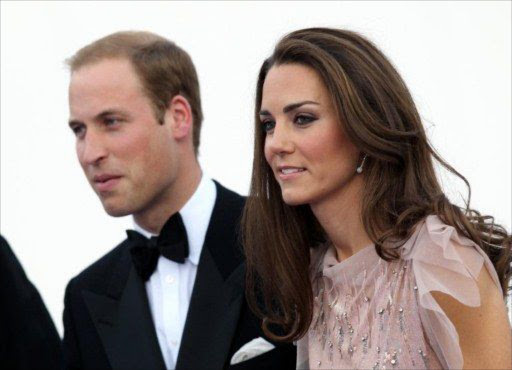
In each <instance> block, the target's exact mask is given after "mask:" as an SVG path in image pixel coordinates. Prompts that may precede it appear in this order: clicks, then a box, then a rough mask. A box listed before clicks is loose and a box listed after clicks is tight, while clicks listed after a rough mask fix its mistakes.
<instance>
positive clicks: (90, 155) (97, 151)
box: [78, 131, 108, 165]
mask: <svg viewBox="0 0 512 370" xmlns="http://www.w3.org/2000/svg"><path fill="white" fill-rule="evenodd" d="M107 153H108V151H107V146H106V143H105V142H104V140H103V139H102V138H101V136H100V135H98V134H96V133H94V131H89V132H87V134H86V136H85V138H84V139H83V141H82V143H81V148H80V147H79V148H78V157H79V159H80V163H82V165H98V164H99V163H100V162H101V161H102V160H103V159H104V158H106V157H107Z"/></svg>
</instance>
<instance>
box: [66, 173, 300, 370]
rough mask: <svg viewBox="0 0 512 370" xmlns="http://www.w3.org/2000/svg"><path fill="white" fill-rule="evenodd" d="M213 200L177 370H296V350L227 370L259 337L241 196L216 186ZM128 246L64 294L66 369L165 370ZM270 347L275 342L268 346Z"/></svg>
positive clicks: (285, 347)
mask: <svg viewBox="0 0 512 370" xmlns="http://www.w3.org/2000/svg"><path fill="white" fill-rule="evenodd" d="M215 184H216V186H217V199H216V202H215V206H214V209H213V213H212V216H211V219H210V224H209V226H208V230H207V233H206V237H205V242H204V245H203V249H202V252H201V257H200V260H199V265H198V270H197V275H196V280H195V283H194V288H193V291H192V297H191V300H190V306H189V310H188V314H187V320H186V323H185V327H184V330H183V336H182V340H181V347H180V350H179V354H178V359H177V362H176V369H178V370H184V369H191V370H199V369H232V370H235V369H255V370H256V369H258V370H259V369H271V368H274V369H294V368H295V356H296V351H295V347H294V346H293V345H292V344H276V348H274V349H273V350H271V351H269V352H267V353H264V354H262V355H260V356H257V357H254V358H253V359H250V360H247V361H244V362H241V363H239V364H236V365H233V366H230V365H229V362H230V359H231V357H232V356H233V354H234V353H235V352H236V351H237V350H238V349H239V348H240V347H241V346H243V345H244V344H246V343H247V342H249V341H250V340H252V339H254V338H257V337H261V336H263V335H262V333H261V330H260V322H259V320H257V319H256V318H255V316H254V315H253V314H252V313H251V312H250V310H249V309H248V307H247V303H246V301H245V294H244V279H245V271H244V270H245V269H244V263H243V256H242V249H241V247H240V244H239V242H238V235H237V234H238V229H239V221H240V216H241V212H242V208H243V205H244V198H242V197H241V196H239V195H238V194H236V193H234V192H232V191H229V190H227V189H226V188H224V187H222V186H221V185H220V184H218V183H217V182H216V183H215ZM130 248H131V245H130V242H129V241H128V240H125V241H123V242H122V243H121V244H120V245H118V246H117V247H116V248H114V249H113V250H112V251H111V252H109V253H108V254H107V255H105V256H104V257H102V258H101V259H100V260H98V261H97V262H95V263H94V264H93V265H92V266H90V267H88V268H87V269H86V270H85V271H83V272H82V273H81V274H79V275H78V276H77V277H75V278H73V279H72V280H71V281H70V282H69V284H68V287H67V288H66V296H65V309H64V342H63V344H64V357H65V362H66V367H67V368H69V369H82V368H83V369H122V370H126V369H144V370H152V369H165V363H164V360H163V357H162V354H161V352H160V347H159V344H158V339H157V336H156V332H155V328H154V325H153V321H152V318H151V313H150V309H149V305H148V299H147V294H146V290H145V285H144V283H143V281H142V280H141V279H140V278H139V276H138V274H137V273H136V271H135V269H134V267H133V265H132V261H131V257H130V253H129V250H130ZM274 344H275V343H274Z"/></svg>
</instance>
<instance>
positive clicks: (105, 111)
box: [94, 108, 124, 121]
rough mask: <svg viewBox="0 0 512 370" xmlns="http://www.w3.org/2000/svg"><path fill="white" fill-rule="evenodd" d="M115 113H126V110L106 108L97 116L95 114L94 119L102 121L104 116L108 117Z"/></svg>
mask: <svg viewBox="0 0 512 370" xmlns="http://www.w3.org/2000/svg"><path fill="white" fill-rule="evenodd" d="M115 114H124V112H122V111H121V110H119V109H114V108H112V109H106V110H104V111H103V112H100V113H98V114H97V115H96V116H94V120H95V121H101V120H102V119H103V118H105V117H108V116H113V115H115Z"/></svg>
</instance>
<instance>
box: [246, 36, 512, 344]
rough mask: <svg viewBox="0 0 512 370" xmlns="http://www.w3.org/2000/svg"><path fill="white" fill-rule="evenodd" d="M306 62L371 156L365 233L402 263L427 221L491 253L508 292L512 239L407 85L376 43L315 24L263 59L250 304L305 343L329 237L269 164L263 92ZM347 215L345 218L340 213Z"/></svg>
mask: <svg viewBox="0 0 512 370" xmlns="http://www.w3.org/2000/svg"><path fill="white" fill-rule="evenodd" d="M287 63H298V64H301V65H305V66H308V67H310V68H312V69H314V70H315V71H316V72H317V73H318V75H319V76H320V77H321V78H322V80H323V82H324V84H325V86H326V87H327V89H328V91H329V93H330V96H331V97H332V101H333V105H334V107H335V109H336V113H337V115H338V118H339V122H340V125H342V127H343V130H344V132H345V133H346V134H347V135H348V137H349V138H350V140H351V141H352V142H353V143H354V144H355V145H356V146H357V147H358V149H360V151H361V152H362V153H364V154H366V155H367V159H366V163H365V168H364V172H363V174H362V175H363V176H364V181H365V186H364V190H363V191H364V193H363V197H362V199H363V200H364V201H363V204H362V215H361V217H362V221H363V225H364V228H365V230H366V232H367V233H368V235H369V236H370V238H371V239H372V241H373V242H374V243H375V248H376V250H377V253H378V254H379V256H381V257H382V258H383V259H386V260H391V259H395V258H398V257H399V255H398V251H397V250H396V249H389V248H385V247H384V246H383V245H384V242H385V241H393V240H394V241H396V240H400V241H405V240H407V238H408V237H409V236H410V235H411V234H412V232H413V229H414V226H415V225H416V224H417V223H418V222H419V221H421V220H422V219H423V218H425V217H426V216H427V215H431V214H435V215H438V216H439V217H440V218H441V220H442V221H443V222H444V223H446V224H447V225H451V226H453V227H455V229H456V230H457V232H458V233H459V234H461V235H464V236H466V237H467V238H469V239H471V240H473V241H474V242H475V243H476V244H478V245H479V246H480V247H481V248H482V249H483V250H484V251H485V252H486V253H487V254H488V255H489V257H490V259H491V261H492V263H493V264H494V266H495V268H496V271H497V273H498V276H499V279H500V282H501V285H502V288H503V291H504V292H505V293H506V292H507V291H508V281H509V279H510V275H511V267H510V262H511V248H512V238H511V236H510V235H509V234H508V233H507V231H506V230H505V229H504V228H503V227H502V226H500V225H497V224H495V223H494V219H493V217H491V216H482V215H480V213H478V212H477V211H475V210H472V209H470V208H469V200H470V197H471V190H470V186H469V183H468V181H467V180H466V179H465V178H464V177H463V176H462V175H461V174H459V173H458V172H457V171H456V170H455V169H454V168H452V167H451V166H450V165H449V164H448V163H446V162H445V161H444V160H443V159H442V158H441V157H440V156H439V155H438V154H437V153H436V152H435V151H434V149H433V148H432V147H431V145H430V144H429V142H428V139H427V136H426V134H425V131H424V129H423V126H422V123H421V119H420V116H419V114H418V111H417V109H416V106H415V104H414V102H413V100H412V97H411V94H410V93H409V90H408V89H407V87H406V85H405V83H404V81H403V80H402V78H401V77H400V75H399V74H398V72H397V71H396V70H395V68H394V67H393V66H392V64H391V63H390V62H389V61H388V59H387V58H386V57H385V56H384V55H383V54H382V53H381V52H380V51H379V50H378V49H377V48H376V47H375V45H373V44H372V43H371V42H370V41H368V40H367V39H365V38H364V37H362V36H360V35H359V34H357V33H355V32H351V31H346V30H339V29H329V28H309V29H303V30H298V31H295V32H292V33H290V34H288V35H286V36H285V37H284V38H282V39H281V40H280V41H279V43H278V44H277V45H276V47H275V49H274V52H273V54H272V55H271V56H270V58H268V59H267V60H265V62H264V63H263V65H262V67H261V69H260V73H259V77H258V84H257V91H256V107H255V141H254V161H253V173H252V180H251V188H250V194H249V197H248V200H247V204H246V207H245V210H244V214H243V219H242V235H243V236H242V239H243V244H244V248H245V253H246V258H247V277H246V283H247V298H248V301H249V304H250V306H251V308H252V309H253V310H254V311H255V312H256V314H257V315H258V316H260V317H261V318H263V330H264V332H265V333H266V334H267V335H268V336H269V337H271V338H273V339H275V340H286V341H291V340H297V339H299V338H301V337H302V336H303V335H304V334H305V333H306V332H307V330H308V327H309V325H310V323H311V318H312V311H313V293H312V287H311V282H310V277H309V264H310V248H314V247H315V246H318V244H319V243H320V242H322V241H323V240H324V239H325V234H324V232H323V229H322V228H321V227H320V225H319V223H318V222H317V220H316V218H315V217H314V216H313V214H312V212H311V209H310V207H309V206H308V205H301V206H288V205H286V204H285V203H284V201H283V199H282V196H281V189H280V186H279V184H278V183H277V181H276V180H275V178H274V175H273V173H272V170H271V168H270V167H269V165H268V164H267V162H266V160H265V156H264V153H263V147H264V143H265V133H264V132H263V130H262V127H261V123H260V119H259V111H260V109H261V99H262V88H263V83H264V82H265V77H266V75H267V73H268V71H269V69H270V68H271V67H272V66H274V65H282V64H287ZM433 159H435V160H436V161H437V162H438V163H439V164H440V165H441V166H443V167H444V168H445V169H447V170H448V171H449V172H451V173H453V174H454V175H456V176H458V177H459V178H461V179H462V180H463V181H464V183H465V184H466V185H467V187H468V198H467V200H466V206H465V207H458V206H456V205H454V204H452V203H451V202H450V201H449V200H448V199H447V197H446V196H445V194H444V193H443V190H442V189H441V186H440V184H439V181H438V179H437V176H436V172H435V169H434V165H433ZM340 217H342V215H340Z"/></svg>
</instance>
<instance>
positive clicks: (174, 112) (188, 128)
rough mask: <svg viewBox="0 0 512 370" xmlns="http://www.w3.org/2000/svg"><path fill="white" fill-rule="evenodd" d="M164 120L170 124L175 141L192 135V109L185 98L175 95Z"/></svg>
mask: <svg viewBox="0 0 512 370" xmlns="http://www.w3.org/2000/svg"><path fill="white" fill-rule="evenodd" d="M164 120H165V123H166V124H170V129H171V131H172V135H173V137H174V139H176V140H182V139H184V138H186V137H188V136H189V135H191V134H192V123H193V117H192V108H191V107H190V104H189V102H188V100H187V99H186V98H185V97H184V96H182V95H175V96H174V97H173V98H172V99H171V101H170V103H169V106H168V108H167V110H166V111H165V117H164Z"/></svg>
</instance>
